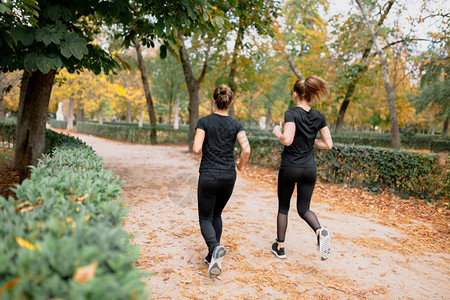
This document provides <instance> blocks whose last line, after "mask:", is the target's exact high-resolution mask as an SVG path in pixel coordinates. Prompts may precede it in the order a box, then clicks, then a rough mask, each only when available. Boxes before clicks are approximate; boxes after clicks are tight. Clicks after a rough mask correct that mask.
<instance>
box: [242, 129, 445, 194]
mask: <svg viewBox="0 0 450 300" xmlns="http://www.w3.org/2000/svg"><path fill="white" fill-rule="evenodd" d="M249 142H250V146H251V148H252V153H251V155H250V157H251V158H250V163H254V164H257V165H260V166H263V167H272V168H279V166H280V162H281V153H282V150H283V145H282V144H281V143H280V142H279V141H278V140H277V139H276V138H262V137H249ZM315 154H316V164H317V168H318V174H319V177H320V178H322V179H325V180H327V181H331V182H334V183H346V184H350V185H359V186H364V187H367V188H368V189H369V190H371V191H374V192H379V191H381V190H383V189H388V190H392V191H395V192H397V193H398V194H400V195H402V196H405V197H406V196H409V195H414V196H418V197H421V198H424V199H431V198H435V199H439V198H441V197H449V196H450V190H449V186H450V176H449V175H450V173H447V172H446V166H443V165H441V164H439V161H438V159H439V156H438V155H436V154H425V153H415V152H411V151H401V150H394V149H385V148H375V147H370V146H356V145H342V144H335V145H334V146H333V149H331V150H320V149H315Z"/></svg>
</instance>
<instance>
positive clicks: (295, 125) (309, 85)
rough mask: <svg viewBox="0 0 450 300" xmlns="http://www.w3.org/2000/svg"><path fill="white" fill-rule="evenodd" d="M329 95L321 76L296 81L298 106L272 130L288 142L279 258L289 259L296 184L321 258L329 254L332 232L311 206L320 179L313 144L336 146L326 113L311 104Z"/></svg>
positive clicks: (275, 247) (280, 208) (301, 212)
mask: <svg viewBox="0 0 450 300" xmlns="http://www.w3.org/2000/svg"><path fill="white" fill-rule="evenodd" d="M327 95H328V84H327V82H326V81H325V80H323V79H322V78H320V77H317V76H309V77H307V78H306V79H305V80H297V81H296V82H295V84H294V91H293V95H292V96H293V98H294V101H295V103H296V105H297V106H296V107H294V108H291V109H288V110H287V111H286V112H285V114H284V132H282V129H283V128H282V124H281V122H280V125H277V126H275V128H274V129H273V134H274V135H275V136H276V137H277V138H278V140H279V141H280V142H281V143H282V144H283V145H285V147H284V150H283V154H282V156H281V166H280V170H279V173H278V216H277V239H276V240H275V242H274V243H273V244H272V247H271V251H272V253H273V254H275V256H276V257H278V258H286V254H285V251H284V242H285V235H286V229H287V223H288V211H289V206H290V201H291V196H292V193H293V192H294V188H295V184H297V212H298V214H299V215H300V217H301V218H302V219H303V220H305V221H306V223H308V225H309V226H310V227H311V228H312V229H313V230H314V232H315V233H316V235H317V243H318V248H319V256H320V259H321V260H326V259H327V258H328V255H329V254H330V235H329V232H328V230H327V229H326V228H322V227H321V226H320V223H319V220H318V219H317V216H316V215H315V214H314V212H312V211H311V210H310V209H309V206H310V203H311V197H312V194H313V191H314V186H315V184H316V178H317V169H316V163H315V159H314V146H316V147H317V148H321V149H331V148H332V147H333V141H332V139H331V134H330V130H329V128H328V126H327V123H326V120H325V116H324V115H323V114H322V113H321V112H319V111H318V110H315V109H313V108H311V106H310V104H311V102H312V101H313V100H320V97H321V96H327ZM317 132H320V136H321V139H316V135H317Z"/></svg>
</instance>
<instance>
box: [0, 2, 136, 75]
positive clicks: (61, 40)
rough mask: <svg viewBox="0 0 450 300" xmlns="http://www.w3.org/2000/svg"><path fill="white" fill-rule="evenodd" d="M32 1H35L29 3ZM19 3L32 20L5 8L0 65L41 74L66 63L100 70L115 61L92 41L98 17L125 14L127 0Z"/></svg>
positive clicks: (0, 24) (122, 16) (108, 19)
mask: <svg viewBox="0 0 450 300" xmlns="http://www.w3.org/2000/svg"><path fill="white" fill-rule="evenodd" d="M31 2H32V3H33V4H34V6H30V5H31ZM18 3H19V4H20V6H21V7H22V6H23V7H27V9H28V10H26V11H25V12H26V13H27V14H28V15H30V14H31V15H32V16H33V17H34V18H33V20H35V21H34V22H28V21H24V20H22V18H24V19H25V20H26V19H27V18H26V16H27V15H25V16H21V15H20V14H18V15H14V14H9V15H7V20H8V21H7V22H0V29H1V32H2V37H3V39H0V46H1V48H0V54H1V57H2V58H1V61H0V65H1V67H2V70H3V71H14V70H23V69H24V70H27V71H28V72H30V73H31V72H34V71H37V70H39V71H41V72H42V73H44V74H45V73H47V72H49V71H50V70H51V69H53V70H57V69H60V68H62V67H64V68H66V69H67V70H69V72H74V71H77V70H82V69H89V70H92V71H93V72H95V73H97V74H98V73H99V72H100V71H104V72H105V73H108V72H110V71H111V70H113V69H114V68H117V67H119V64H118V62H116V61H115V60H114V59H113V58H112V56H111V55H110V54H109V53H108V52H106V51H105V50H103V49H102V48H101V47H100V46H98V45H95V44H93V43H92V42H93V41H94V36H95V34H96V33H98V32H99V28H100V26H101V24H102V21H105V22H113V21H116V22H117V21H126V20H129V11H128V9H129V5H128V1H126V0H115V1H111V3H110V2H108V4H106V3H105V2H104V1H87V0H84V1H69V2H60V1H59V2H58V1H52V0H39V1H36V2H35V1H28V0H23V1H18ZM112 8H113V9H112ZM30 9H31V10H30ZM38 12H39V14H38ZM8 37H9V38H8ZM3 41H4V43H3ZM5 43H6V44H7V45H4V44H5Z"/></svg>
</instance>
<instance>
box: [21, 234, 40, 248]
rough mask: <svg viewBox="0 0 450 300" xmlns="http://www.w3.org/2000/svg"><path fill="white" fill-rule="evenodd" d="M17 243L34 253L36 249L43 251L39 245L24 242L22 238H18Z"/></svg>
mask: <svg viewBox="0 0 450 300" xmlns="http://www.w3.org/2000/svg"><path fill="white" fill-rule="evenodd" d="M16 242H17V244H19V246H20V247H22V248H27V249H28V250H31V251H33V250H34V249H38V250H39V251H41V247H40V246H39V244H36V245H34V244H32V243H30V242H29V241H26V240H24V239H23V238H21V237H16Z"/></svg>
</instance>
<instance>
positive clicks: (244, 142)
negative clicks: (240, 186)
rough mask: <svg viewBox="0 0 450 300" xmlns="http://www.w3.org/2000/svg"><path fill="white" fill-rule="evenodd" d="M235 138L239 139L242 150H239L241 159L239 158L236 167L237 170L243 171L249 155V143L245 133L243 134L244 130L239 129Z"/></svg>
mask: <svg viewBox="0 0 450 300" xmlns="http://www.w3.org/2000/svg"><path fill="white" fill-rule="evenodd" d="M237 139H238V141H239V144H240V145H241V148H242V151H241V159H240V160H239V163H238V164H237V168H238V170H239V171H244V169H245V164H246V163H247V160H248V158H249V156H250V144H249V142H248V139H247V135H246V134H245V131H241V132H239V133H238V135H237Z"/></svg>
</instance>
